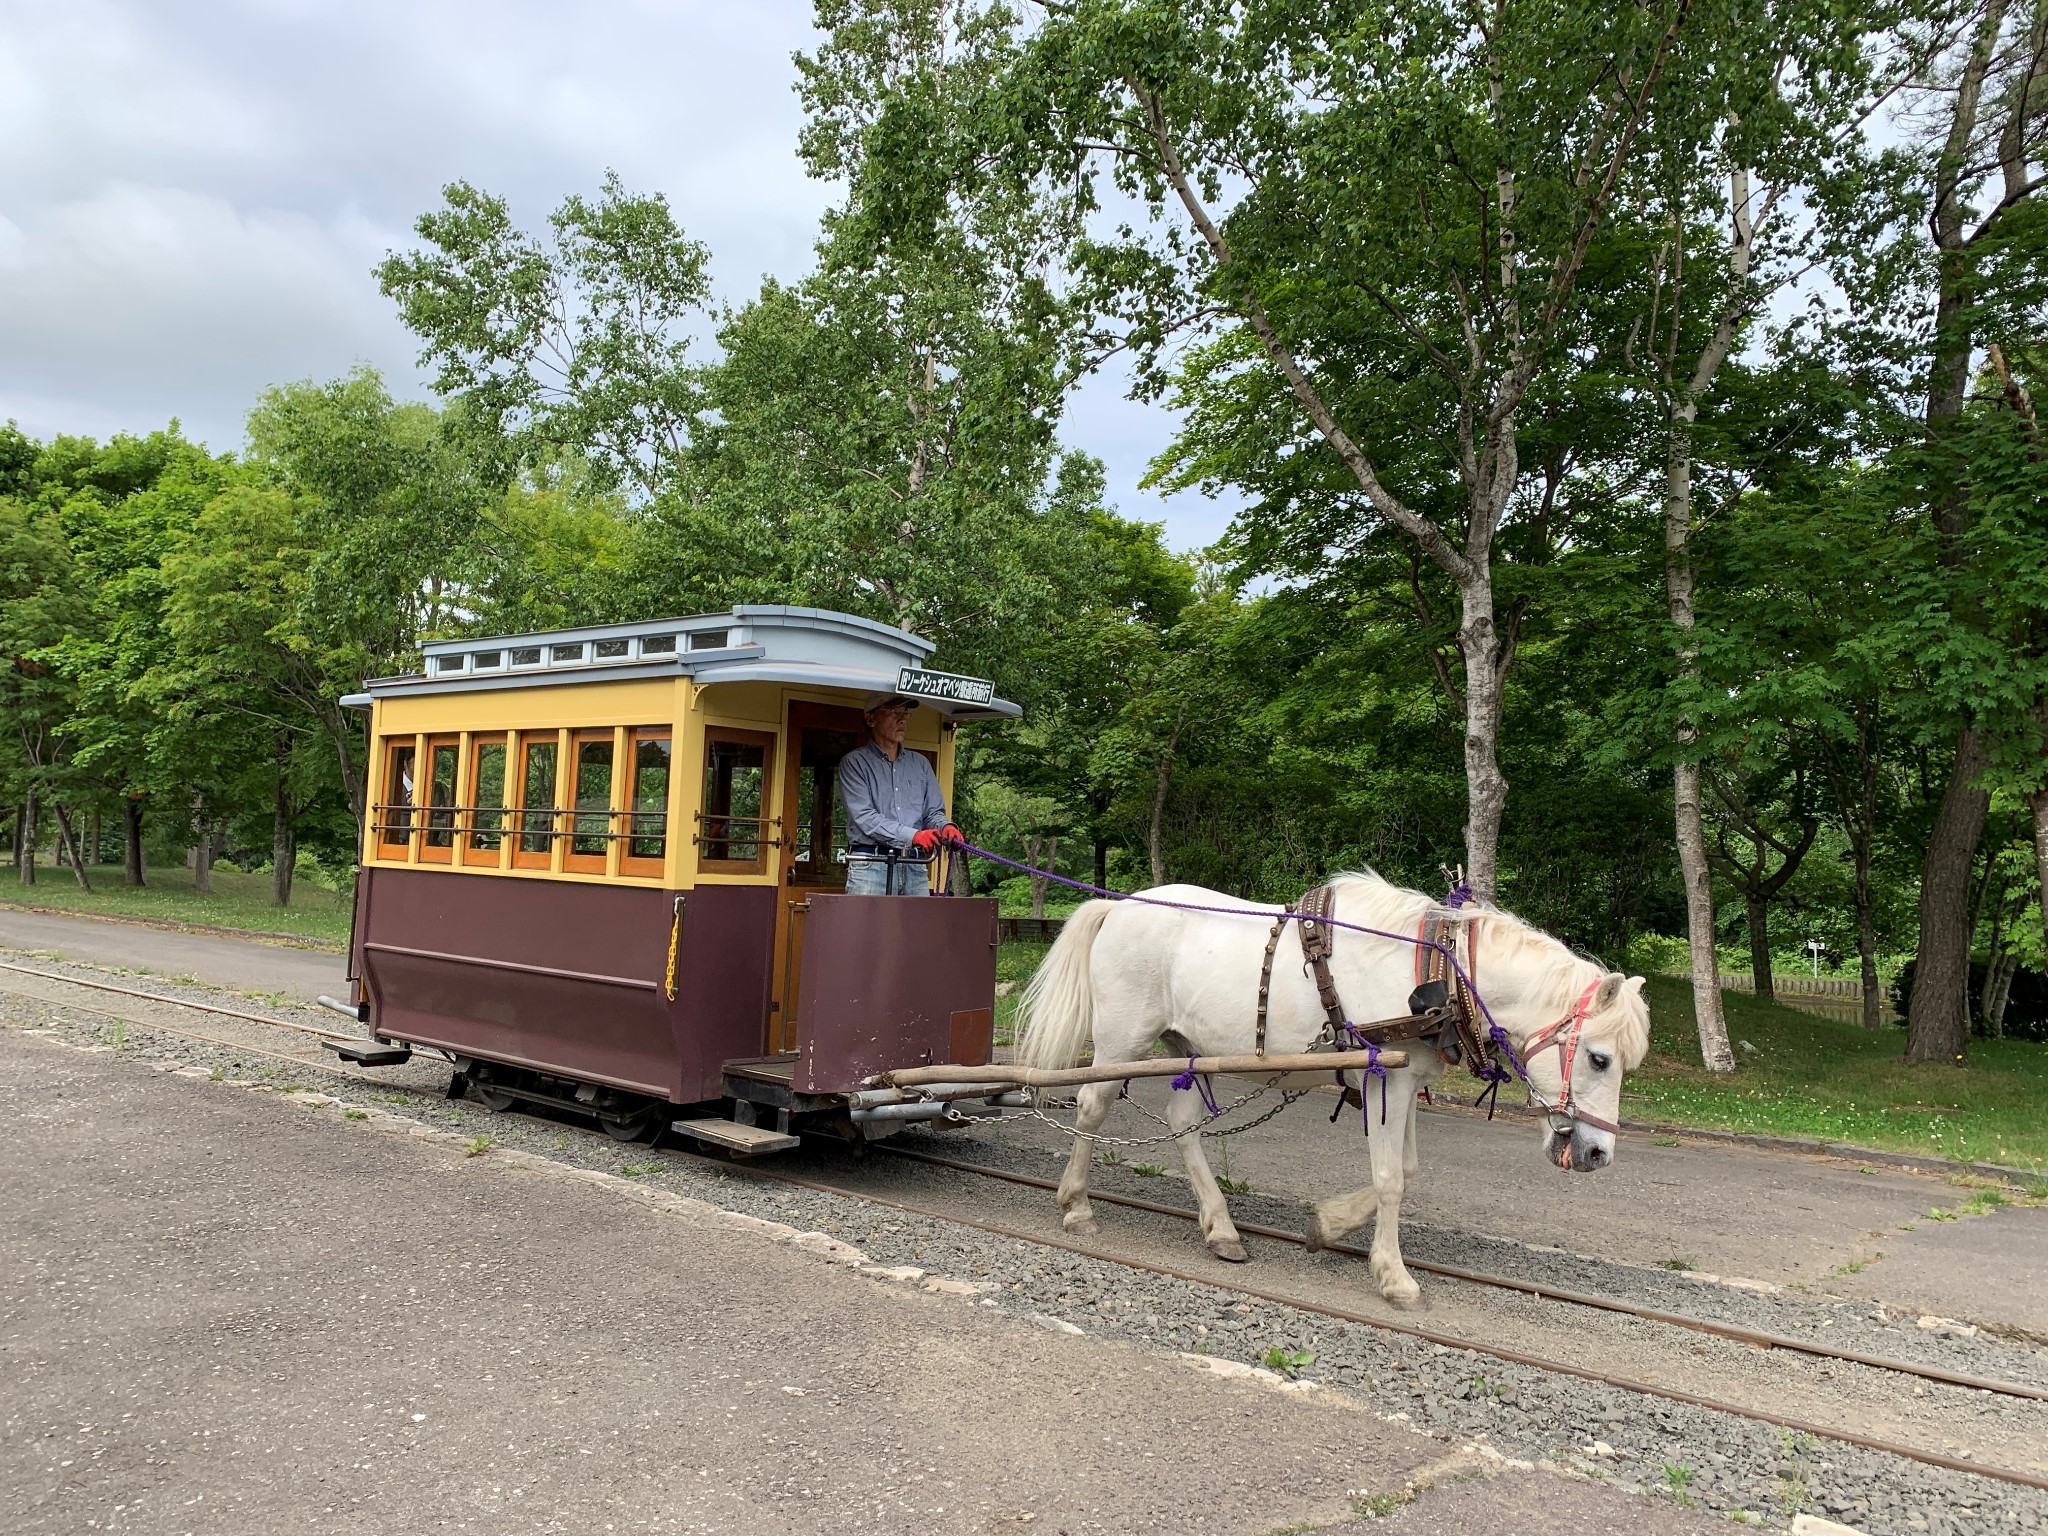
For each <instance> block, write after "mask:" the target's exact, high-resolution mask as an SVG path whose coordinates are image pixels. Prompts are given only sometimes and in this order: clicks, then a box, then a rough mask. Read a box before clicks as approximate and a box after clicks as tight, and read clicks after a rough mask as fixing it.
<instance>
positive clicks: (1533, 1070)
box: [1522, 962, 1650, 1173]
mask: <svg viewBox="0 0 2048 1536" xmlns="http://www.w3.org/2000/svg"><path fill="white" fill-rule="evenodd" d="M1571 985H1572V987H1573V989H1574V990H1573V991H1572V993H1571V996H1570V1000H1569V1001H1568V1002H1567V1003H1566V1004H1565V1006H1564V1009H1563V1011H1562V1013H1560V1014H1559V1015H1558V1016H1557V1017H1555V1018H1554V1019H1552V1020H1551V1021H1550V1022H1547V1023H1545V1024H1542V1025H1541V1026H1539V1027H1538V1028H1536V1029H1535V1030H1533V1031H1532V1032H1531V1033H1529V1034H1528V1035H1526V1036H1524V1037H1523V1040H1522V1059H1523V1065H1524V1067H1526V1068H1527V1070H1528V1073H1529V1085H1530V1089H1531V1092H1532V1093H1533V1095H1534V1096H1535V1098H1536V1099H1537V1101H1538V1103H1539V1104H1540V1105H1541V1106H1542V1107H1543V1108H1544V1110H1545V1111H1546V1113H1545V1114H1544V1123H1543V1155H1544V1156H1545V1157H1546V1158H1548V1159H1549V1160H1550V1161H1551V1162H1553V1163H1555V1164H1557V1166H1558V1167H1560V1168H1568V1169H1571V1170H1573V1171H1575V1172H1578V1173H1592V1172H1594V1171H1595V1170H1597V1169H1601V1168H1605V1167H1606V1166H1607V1165H1608V1164H1609V1163H1611V1162H1613V1161H1614V1138H1615V1135H1616V1133H1617V1132H1618V1131H1619V1129H1620V1123H1621V1077H1622V1073H1623V1072H1625V1071H1627V1070H1628V1069H1629V1068H1631V1067H1636V1066H1640V1065H1641V1064H1642V1060H1643V1058H1644V1057H1645V1056H1646V1055H1648V1054H1649V1049H1650V1008H1649V1004H1648V1003H1646V1002H1645V1001H1644V1000H1643V978H1642V977H1640V976H1624V975H1622V974H1621V973H1620V972H1619V971H1605V972H1603V971H1601V970H1600V969H1599V968H1598V967H1597V966H1594V965H1592V964H1591V963H1590V962H1581V963H1580V967H1579V974H1578V975H1577V976H1574V977H1573V978H1572V983H1571Z"/></svg>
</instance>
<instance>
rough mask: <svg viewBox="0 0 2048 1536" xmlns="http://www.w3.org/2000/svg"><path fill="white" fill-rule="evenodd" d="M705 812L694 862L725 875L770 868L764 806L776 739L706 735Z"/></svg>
mask: <svg viewBox="0 0 2048 1536" xmlns="http://www.w3.org/2000/svg"><path fill="white" fill-rule="evenodd" d="M704 737H705V746H704V809H703V812H702V813H701V816H700V820H701V822H702V825H703V830H702V831H701V832H700V833H699V834H698V840H699V843H700V845H701V852H700V853H699V855H698V863H699V864H700V865H701V866H702V867H703V868H705V869H707V870H714V871H717V872H719V873H723V874H750V875H758V874H760V873H761V872H762V871H763V870H765V869H766V868H767V867H768V826H767V820H766V810H765V806H766V802H767V788H768V773H769V768H770V754H771V753H772V752H773V751H774V748H775V738H774V737H773V736H770V735H767V734H765V733H763V732H760V731H729V730H724V729H721V728H718V727H712V728H710V729H707V730H706V731H705V733H704Z"/></svg>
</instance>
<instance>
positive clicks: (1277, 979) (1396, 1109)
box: [1018, 874, 1650, 1308]
mask: <svg viewBox="0 0 2048 1536" xmlns="http://www.w3.org/2000/svg"><path fill="white" fill-rule="evenodd" d="M1330 886H1331V889H1332V891H1333V892H1334V898H1335V899H1334V902H1333V905H1332V908H1331V914H1330V915H1331V916H1332V917H1334V918H1335V919H1337V921H1338V922H1342V923H1356V924H1359V925H1361V926H1363V927H1367V928H1377V929H1381V930H1385V931H1387V932H1390V933H1395V934H1414V933H1417V932H1418V930H1419V928H1420V927H1421V925H1422V924H1423V922H1424V921H1425V920H1438V919H1442V920H1448V921H1449V922H1450V923H1451V924H1452V925H1453V929H1454V943H1455V944H1456V948H1457V951H1458V956H1459V959H1460V961H1461V963H1463V964H1464V965H1465V967H1466V969H1467V970H1468V971H1469V972H1471V973H1472V974H1473V976H1474V978H1475V980H1476V981H1477V984H1478V987H1479V990H1480V993H1481V995H1482V996H1483V997H1484V999H1485V1001H1486V1004H1487V1006H1488V1008H1489V1009H1490V1010H1491V1012H1492V1015H1493V1018H1494V1019H1495V1020H1496V1021H1497V1022H1498V1023H1499V1024H1500V1025H1501V1027H1502V1028H1503V1029H1504V1030H1505V1031H1506V1032H1507V1035H1508V1038H1509V1039H1510V1040H1511V1041H1512V1042H1513V1045H1514V1049H1515V1054H1516V1055H1517V1056H1518V1057H1520V1058H1522V1059H1523V1060H1524V1061H1525V1064H1526V1066H1527V1069H1528V1073H1529V1079H1530V1084H1531V1087H1532V1090H1533V1092H1534V1094H1535V1096H1536V1097H1537V1099H1538V1100H1539V1102H1541V1103H1543V1104H1544V1105H1545V1106H1546V1107H1547V1108H1549V1109H1550V1111H1551V1112H1550V1113H1549V1114H1548V1116H1546V1118H1545V1120H1544V1124H1543V1134H1542V1147H1543V1153H1544V1156H1545V1157H1546V1158H1548V1159H1549V1160H1550V1161H1551V1162H1553V1163H1555V1164H1557V1165H1558V1166H1559V1167H1560V1168H1569V1169H1576V1170H1579V1171H1581V1172H1591V1171H1593V1170H1594V1169H1598V1168H1604V1167H1605V1166H1607V1164H1608V1163H1609V1162H1610V1161H1612V1159H1613V1157H1614V1141H1615V1132H1614V1126H1615V1125H1616V1123H1617V1122H1618V1120H1619V1118H1620V1106H1621V1077H1622V1072H1623V1070H1624V1069H1625V1068H1630V1067H1634V1066H1636V1065H1638V1064H1639V1063H1640V1062H1641V1061H1642V1059H1643V1057H1644V1056H1645V1055H1646V1054H1647V1053H1648V1050H1649V1031H1650V1015H1649V1008H1648V1005H1647V1004H1646V1003H1645V1002H1644V1001H1643V996H1642V988H1643V978H1642V977H1640V976H1623V975H1621V974H1620V973H1619V972H1616V971H1607V970H1603V969H1602V968H1601V967H1600V966H1599V965H1597V964H1595V963H1594V962H1593V961H1591V960H1587V959H1584V958H1582V957H1580V956H1578V955H1575V954H1573V953H1572V952H1571V951H1570V950H1569V949H1567V948H1566V947H1565V946H1564V945H1563V944H1562V943H1560V942H1559V941H1558V940H1556V939H1554V938H1552V937H1550V935H1548V934H1546V933H1543V932H1541V931H1539V930H1537V929H1535V928H1533V927H1531V926H1529V925H1528V924H1526V923H1524V922H1523V921H1522V920H1521V919H1519V918H1516V917H1511V916H1509V915H1508V914H1507V913H1505V912H1499V911H1495V910H1493V909H1490V908H1476V907H1466V908H1462V909H1456V910H1454V909H1450V908H1446V907H1443V906H1440V905H1439V904H1438V903H1436V902H1435V901H1432V900H1431V899H1430V898H1429V897H1427V896H1424V895H1422V894H1421V893H1420V892H1418V891H1408V890H1403V889H1401V888H1400V887H1398V886H1395V885H1392V884H1390V883H1389V882H1387V881H1385V880H1382V879H1381V878H1380V877H1379V876H1377V875H1373V874H1354V875H1340V876H1338V877H1337V878H1336V879H1334V880H1332V881H1331V882H1330ZM1141 894H1142V895H1143V896H1144V897H1145V898H1146V900H1144V901H1090V902H1087V903H1084V904H1083V905H1082V906H1081V907H1080V908H1079V909H1078V910H1077V911H1076V912H1075V913H1074V914H1073V916H1071V917H1069V918H1068V919H1067V922H1066V926H1065V928H1064V929H1062V931H1061V933H1060V937H1059V939H1058V940H1057V941H1056V942H1055V943H1054V944H1053V946H1052V949H1051V951H1050V952H1048V953H1047V955H1046V957H1045V960H1044V962H1043V963H1042V964H1041V965H1040V966H1039V968H1038V972H1037V974H1036V975H1034V976H1033V977H1032V978H1031V982H1030V985H1029V986H1027V987H1026V988H1025V990H1024V995H1023V998H1022V1000H1021V1012H1022V1014H1023V1016H1024V1019H1025V1028H1024V1035H1023V1039H1022V1041H1021V1042H1020V1045H1019V1048H1018V1059H1019V1060H1020V1061H1021V1062H1023V1063H1024V1064H1025V1065H1027V1066H1033V1067H1066V1066H1072V1065H1074V1064H1075V1063H1076V1062H1077V1061H1079V1060H1080V1059H1081V1056H1082V1054H1083V1052H1084V1051H1085V1050H1086V1048H1087V1046H1088V1043H1089V1041H1090V1040H1091V1039H1092V1040H1093V1041H1094V1045H1095V1060H1096V1061H1097V1062H1098V1063H1099V1062H1121V1061H1138V1060H1141V1059H1143V1058H1144V1057H1147V1056H1149V1055H1150V1054H1151V1053H1152V1049H1153V1046H1154V1045H1155V1043H1157V1042H1158V1041H1160V1040H1165V1041H1167V1042H1168V1043H1169V1045H1170V1046H1171V1048H1172V1050H1173V1051H1174V1052H1175V1053H1176V1054H1178V1053H1181V1052H1185V1053H1187V1054H1189V1055H1205V1056H1206V1055H1231V1054H1246V1053H1249V1052H1251V1051H1252V1050H1253V1048H1254V1033H1255V1030H1254V1017H1255V1014H1254V1008H1255V1004H1256V999H1257V995H1258V987H1259V970H1260V961H1261V958H1262V956H1263V954H1264V950H1265V945H1266V939H1267V935H1268V933H1269V932H1270V929H1271V923H1272V918H1273V915H1274V914H1276V913H1278V912H1279V911H1280V910H1281V909H1280V908H1278V907H1273V906H1258V905H1253V904H1249V903H1243V902H1239V901H1236V900H1235V899H1233V898H1231V897H1229V896H1225V895H1222V894H1220V893H1218V892H1216V891H1210V890H1204V889H1203V888H1202V887H1200V886H1193V885H1167V886H1161V887H1159V888H1158V889H1157V890H1151V891H1145V892H1143V893H1141ZM1152 902H1168V903H1184V904H1189V905H1193V906H1198V907H1227V908H1230V909H1232V910H1231V911H1230V912H1228V913H1215V912H1190V911H1183V910H1177V909H1176V908H1174V907H1171V906H1158V905H1152V904H1150V903H1152ZM1239 911H1242V912H1243V913H1244V914H1246V915H1244V916H1239V915H1237V913H1238V912H1239ZM1328 931H1329V935H1330V939H1331V943H1332V946H1333V951H1334V952H1333V954H1332V956H1331V959H1330V972H1331V976H1332V978H1333V979H1334V980H1335V982H1336V985H1337V993H1338V996H1339V998H1340V999H1341V1000H1342V1002H1343V1006H1344V1010H1345V1015H1346V1017H1347V1018H1349V1019H1350V1020H1351V1021H1352V1022H1354V1023H1357V1024H1369V1023H1372V1022H1374V1021H1376V1020H1380V1019H1392V1018H1399V1017H1401V1016H1402V1015H1404V1014H1406V1013H1407V1012H1408V994H1409V992H1410V991H1411V989H1412V988H1413V987H1414V985H1415V974H1416V972H1415V956H1416V946H1415V945H1414V944H1411V943H1408V942H1406V941H1404V940H1401V939H1392V938H1379V937H1374V936H1372V935H1369V934H1363V933H1357V932H1354V931H1352V930H1350V929H1346V928H1341V927H1332V928H1331V929H1329V930H1328ZM1475 947H1476V950H1477V963H1476V964H1475V963H1474V959H1473V955H1474V950H1475ZM1324 1028H1325V1017H1324V1013H1323V1009H1322V1005H1321V1003H1320V1001H1319V1000H1318V997H1317V993H1316V986H1315V983H1314V981H1313V980H1312V978H1311V976H1310V974H1309V968H1308V965H1307V962H1306V961H1305V960H1304V958H1303V955H1302V949H1301V924H1300V923H1299V922H1293V921H1290V922H1289V923H1287V924H1286V927H1285V930H1284V931H1283V932H1282V934H1281V936H1280V942H1279V947H1278V949H1277V950H1276V951H1275V953H1274V956H1273V974H1272V992H1271V998H1270V1003H1269V1008H1268V1014H1267V1028H1266V1049H1267V1050H1268V1051H1269V1052H1272V1053H1274V1054H1279V1053H1283V1052H1292V1051H1303V1050H1307V1049H1309V1048H1310V1047H1311V1046H1312V1045H1314V1044H1315V1043H1316V1041H1317V1039H1318V1037H1320V1036H1321V1035H1322V1034H1323V1032H1324ZM1480 1029H1481V1032H1482V1033H1483V1032H1484V1029H1485V1025H1484V1023H1483V1022H1482V1023H1481V1025H1480ZM1532 1046H1533V1048H1534V1049H1533V1054H1532V1049H1531V1048H1532ZM1390 1048H1404V1049H1406V1050H1407V1051H1408V1055H1409V1064H1408V1066H1406V1067H1405V1068H1402V1069H1399V1070H1396V1071H1391V1072H1388V1073H1387V1076H1386V1081H1385V1087H1386V1100H1385V1102H1386V1121H1385V1125H1384V1127H1382V1124H1381V1122H1380V1093H1379V1086H1378V1085H1376V1084H1371V1083H1361V1082H1360V1077H1361V1074H1359V1073H1357V1072H1351V1073H1347V1074H1346V1080H1347V1081H1348V1082H1349V1083H1350V1084H1351V1086H1352V1087H1354V1088H1357V1089H1358V1091H1359V1092H1360V1093H1361V1094H1364V1095H1365V1096H1366V1103H1367V1106H1368V1111H1369V1113H1370V1116H1371V1121H1370V1130H1369V1132H1368V1135H1367V1138H1366V1147H1367V1151H1368V1153H1369V1155H1370V1157H1371V1160H1372V1183H1371V1184H1370V1185H1369V1186H1367V1187H1366V1188H1364V1189H1360V1190H1357V1191H1354V1192H1353V1193H1351V1194H1347V1195H1340V1196H1338V1197H1336V1198H1334V1199H1330V1200H1325V1201H1324V1202H1323V1203H1322V1204H1320V1205H1319V1206H1317V1207H1316V1210H1315V1213H1314V1215H1313V1216H1312V1217H1311V1219H1310V1221H1309V1226H1308V1238H1309V1247H1310V1249H1311V1250H1314V1249H1317V1248H1321V1247H1323V1246H1324V1245H1326V1244H1328V1243H1330V1242H1333V1241H1335V1240H1336V1239H1338V1238H1340V1237H1342V1236H1343V1235H1344V1234H1345V1233H1347V1232H1349V1231H1351V1230H1353V1229H1354V1228H1356V1227H1359V1226H1362V1225H1363V1224H1364V1223H1365V1222H1366V1221H1367V1220H1369V1219H1371V1218H1372V1217H1373V1216H1375V1215H1377V1216H1378V1218H1379V1219H1378V1221H1377V1223H1376V1224H1375V1226H1374V1229H1373V1240H1372V1274H1373V1278H1374V1279H1375V1280H1376V1281H1377V1282H1378V1283H1379V1288H1380V1294H1381V1295H1382V1296H1384V1297H1386V1299H1387V1300H1388V1301H1390V1302H1392V1303H1393V1304H1395V1305H1396V1306H1400V1307H1406V1308H1415V1307H1420V1306H1421V1305H1422V1300H1421V1295H1422V1293H1421V1288H1420V1287H1419V1286H1417V1285H1416V1283H1415V1281H1414V1280H1413V1279H1412V1278H1411V1277H1410V1276H1409V1274H1408V1270H1407V1267H1406V1266H1405V1265H1404V1264H1403V1263H1402V1261H1401V1235H1400V1219H1401V1195H1402V1191H1403V1188H1404V1186H1405V1183H1406V1181H1407V1180H1408V1179H1410V1178H1413V1177H1414V1176H1415V1173H1416V1143H1415V1095H1416V1090H1418V1089H1420V1088H1423V1087H1425V1086H1427V1085H1428V1084H1429V1083H1431V1082H1433V1081H1435V1080H1436V1078H1438V1077H1439V1076H1441V1075H1442V1073H1443V1071H1444V1061H1443V1059H1442V1057H1441V1056H1439V1055H1438V1053H1437V1052H1436V1051H1435V1050H1434V1049H1432V1048H1431V1046H1430V1043H1429V1042H1428V1041H1426V1040H1411V1041H1407V1042H1404V1043H1402V1045H1401V1046H1399V1047H1390ZM1116 1098H1117V1084H1115V1083H1091V1084H1089V1085H1088V1086H1086V1087H1084V1088H1082V1089H1081V1090H1080V1093H1079V1095H1078V1106H1079V1107H1078V1114H1077V1117H1076V1129H1077V1131H1078V1132H1079V1133H1080V1134H1078V1135H1077V1136H1076V1137H1075V1138H1074V1150H1073V1155H1072V1156H1071V1157H1070V1158H1069V1159H1068V1161H1067V1171H1066V1176H1065V1177H1064V1178H1062V1179H1061V1180H1060V1188H1059V1202H1060V1208H1061V1210H1062V1211H1063V1212H1064V1216H1063V1221H1064V1225H1065V1227H1066V1230H1067V1231H1069V1232H1075V1233H1089V1232H1093V1231H1095V1230H1096V1226H1095V1215H1094V1212H1093V1211H1092V1210H1091V1209H1090V1207H1089V1203H1088V1166H1089V1163H1090V1160H1091V1158H1092V1155H1093V1152H1094V1142H1093V1141H1092V1140H1091V1139H1090V1138H1091V1136H1092V1135H1093V1134H1094V1133H1096V1132H1098V1131H1100V1130H1101V1129H1102V1125H1103V1122H1104V1121H1105V1120H1106V1119H1107V1118H1108V1116H1109V1111H1110V1107H1111V1106H1112V1105H1113V1104H1114V1103H1115V1102H1116ZM1203 1113H1204V1110H1203V1106H1202V1104H1201V1102H1200V1101H1199V1098H1198V1096H1197V1095H1196V1094H1194V1093H1190V1092H1177V1093H1175V1094H1174V1095H1173V1096H1172V1107H1171V1109H1170V1111H1169V1120H1170V1123H1171V1124H1172V1126H1173V1128H1174V1129H1175V1130H1178V1131H1186V1130H1188V1129H1189V1128H1191V1127H1192V1126H1194V1125H1195V1124H1196V1122H1197V1121H1199V1120H1200V1119H1201V1118H1202V1116H1203ZM1179 1139H1180V1147H1181V1155H1182V1157H1183V1158H1184V1159H1185V1160H1186V1163H1187V1170H1188V1182H1189V1183H1190V1184H1191V1185H1192V1186H1193V1188H1194V1192H1195V1198H1196V1200H1197V1201H1198V1202H1199V1204H1200V1206H1201V1221H1202V1236H1203V1239H1204V1241H1205V1242H1206V1243H1207V1244H1208V1246H1209V1250H1210V1252H1212V1253H1214V1254H1215V1255H1216V1256H1217V1257H1218V1258H1222V1259H1228V1260H1231V1261H1233V1262H1239V1263H1241V1262H1243V1261H1244V1259H1245V1257H1246V1255H1245V1251H1244V1245H1243V1243H1242V1242H1241V1241H1240V1240H1239V1237H1238V1233H1237V1228H1236V1226H1235V1225H1234V1224H1233V1223H1232V1221H1231V1219H1230V1211H1229V1208H1228V1206H1227V1205H1226V1204H1225V1202H1224V1199H1223V1192H1222V1191H1221V1190H1220V1189H1218V1188H1217V1186H1216V1179H1215V1175H1213V1174H1212V1173H1211V1172H1210V1171H1209V1164H1208V1160H1207V1159H1206V1158H1205V1157H1204V1156H1203V1155H1202V1145H1201V1137H1200V1136H1199V1135H1194V1134H1189V1135H1183V1136H1181V1137H1180V1138H1179Z"/></svg>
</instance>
